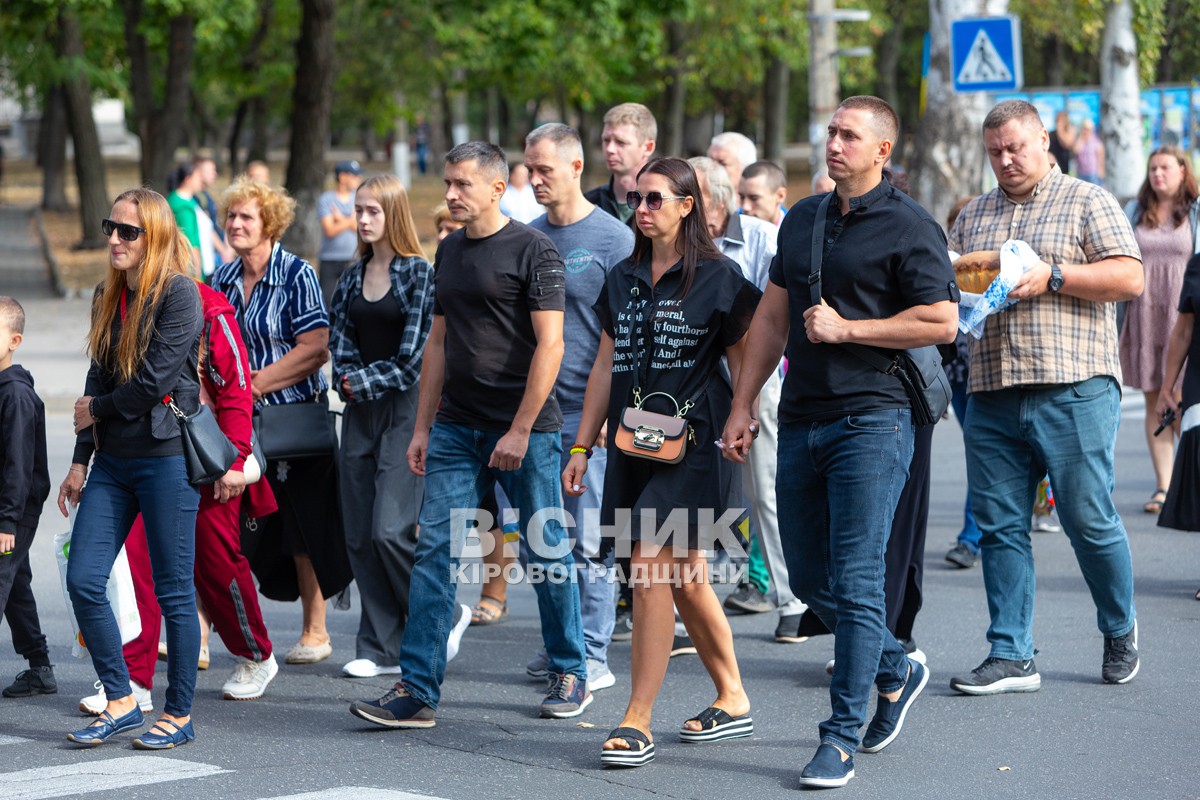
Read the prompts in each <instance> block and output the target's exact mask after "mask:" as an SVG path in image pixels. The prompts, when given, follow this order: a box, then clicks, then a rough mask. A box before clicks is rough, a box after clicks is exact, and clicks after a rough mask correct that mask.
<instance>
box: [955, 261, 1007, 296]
mask: <svg viewBox="0 0 1200 800" xmlns="http://www.w3.org/2000/svg"><path fill="white" fill-rule="evenodd" d="M999 275H1000V251H999V250H976V251H975V252H973V253H967V254H966V255H962V256H959V257H958V259H957V260H956V261H955V262H954V280H955V281H956V282H957V283H958V288H959V289H961V290H962V291H964V292H970V293H971V294H983V293H984V292H986V291H987V289H988V287H989V286H991V285H992V281H994V280H995V279H996V278H997V277H998V276H999Z"/></svg>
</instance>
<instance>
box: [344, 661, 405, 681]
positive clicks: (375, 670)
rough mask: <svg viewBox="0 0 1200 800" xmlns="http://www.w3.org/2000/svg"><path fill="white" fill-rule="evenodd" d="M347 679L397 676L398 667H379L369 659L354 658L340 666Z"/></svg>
mask: <svg viewBox="0 0 1200 800" xmlns="http://www.w3.org/2000/svg"><path fill="white" fill-rule="evenodd" d="M342 674H343V675H345V676H346V677H347V678H374V677H376V676H378V675H399V674H400V667H399V666H395V667H381V666H379V665H378V664H376V663H375V662H374V661H372V660H371V659H369V658H356V659H354V660H353V661H348V662H347V663H345V664H343V665H342Z"/></svg>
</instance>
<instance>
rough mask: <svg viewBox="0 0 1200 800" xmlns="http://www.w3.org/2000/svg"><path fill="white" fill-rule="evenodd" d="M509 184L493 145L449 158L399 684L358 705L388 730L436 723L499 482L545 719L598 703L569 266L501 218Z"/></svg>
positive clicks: (415, 458)
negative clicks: (543, 676) (574, 543)
mask: <svg viewBox="0 0 1200 800" xmlns="http://www.w3.org/2000/svg"><path fill="white" fill-rule="evenodd" d="M507 178H508V161H507V159H506V158H505V156H504V151H503V150H501V149H500V148H499V147H496V146H495V145H493V144H488V143H486V142H467V143H466V144H461V145H458V146H457V147H455V148H454V149H453V150H451V151H450V152H449V153H447V154H446V171H445V179H444V182H445V184H446V205H447V207H448V208H449V210H450V215H451V217H453V218H454V220H455V221H457V222H462V223H464V224H465V225H466V227H465V228H463V229H461V230H458V231H455V232H454V233H452V234H450V235H449V236H448V237H447V238H446V239H445V240H444V241H443V242H442V244H441V245H440V246H439V247H438V252H437V256H436V258H435V262H434V264H435V278H434V280H435V287H436V299H435V301H434V308H433V313H434V317H433V325H432V328H431V330H430V332H429V338H428V340H427V341H426V344H425V354H424V358H423V362H422V365H421V382H420V401H419V405H418V407H417V418H416V423H415V425H414V429H413V438H412V442H411V444H410V445H409V447H408V464H409V468H410V469H411V470H412V471H413V472H414V473H416V474H418V475H423V476H424V477H425V498H424V502H423V503H422V506H421V516H420V526H421V535H420V537H418V539H417V553H416V564H415V565H414V567H413V574H412V581H411V584H410V589H409V598H408V607H409V612H408V613H409V625H408V629H407V630H406V631H405V634H404V643H403V645H402V646H401V650H400V668H401V671H402V673H403V676H404V678H403V681H402V682H401V683H398V684H396V686H395V688H394V689H393V690H392V691H390V692H388V693H387V694H385V695H384V696H383V697H381V698H379V699H378V700H373V701H366V700H359V701H356V702H355V703H354V704H352V705H351V707H350V711H351V713H353V714H355V715H356V716H358V717H361V718H362V719H366V720H368V721H370V722H374V723H376V724H378V725H382V726H384V727H388V728H429V727H433V725H434V714H435V711H436V709H437V705H438V700H439V699H440V696H441V682H442V679H443V678H444V677H445V672H446V650H445V644H446V633H447V631H448V630H449V629H450V625H451V620H452V618H453V614H454V590H455V587H454V584H455V576H456V573H457V568H458V563H459V557H460V555H461V551H462V546H463V543H464V540H465V537H466V535H467V533H468V531H469V529H470V528H471V527H473V526H474V525H475V524H479V523H483V524H482V529H483V530H487V529H488V527H489V525H488V524H487V523H488V522H489V521H488V520H486V519H483V520H481V519H480V517H479V513H480V512H479V508H478V507H479V504H480V502H481V501H482V499H483V493H484V491H485V490H486V489H487V488H488V487H489V486H490V485H491V482H492V481H493V480H495V481H497V482H498V483H499V484H500V486H501V487H502V488H503V489H504V493H505V494H506V495H507V496H508V498H509V500H510V501H511V502H512V504H513V506H514V508H515V509H516V510H517V511H518V514H519V516H520V521H521V531H522V532H523V533H524V535H525V537H526V541H527V544H528V546H529V548H528V549H529V567H528V574H529V579H530V582H531V583H533V585H534V590H535V591H536V593H537V598H538V606H539V609H540V611H541V617H542V640H543V643H544V644H545V647H546V652H547V654H548V655H549V667H548V669H549V672H550V691H549V693H548V695H547V696H546V698H545V700H543V702H542V705H541V713H542V716H545V717H556V718H562V717H574V716H577V715H579V714H580V713H582V711H583V709H584V708H586V707H587V705H588V704H589V703H590V702H591V700H592V696H591V694H590V693H589V692H588V690H587V668H586V666H585V664H584V644H583V624H582V622H581V619H580V608H579V591H578V588H577V587H576V586H575V570H574V560H573V558H572V555H571V541H570V539H569V538H568V537H567V534H566V532H565V530H564V528H563V526H562V524H561V519H562V517H561V506H562V502H561V494H560V489H559V461H560V453H561V450H562V444H561V442H560V441H559V429H560V428H561V427H562V414H561V412H560V411H559V407H558V402H557V400H556V399H555V397H554V393H553V389H554V381H555V378H556V376H557V374H558V368H559V364H560V362H561V360H562V354H563V307H564V298H565V292H564V278H563V262H562V259H561V258H559V255H558V252H557V251H556V250H555V249H554V245H553V244H551V242H550V240H549V239H548V238H547V237H546V236H545V234H542V233H540V232H538V231H535V230H533V229H531V228H528V227H526V226H525V225H522V224H521V223H519V222H517V221H515V220H510V219H508V218H507V217H505V216H504V215H503V214H502V213H500V197H501V196H502V195H503V194H504V188H505V182H506V180H507ZM548 516H549V517H550V518H549V519H547V517H548ZM414 620H415V622H414Z"/></svg>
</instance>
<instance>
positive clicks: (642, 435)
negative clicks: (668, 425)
mask: <svg viewBox="0 0 1200 800" xmlns="http://www.w3.org/2000/svg"><path fill="white" fill-rule="evenodd" d="M666 441H667V432H666V431H664V430H663V429H662V428H651V427H649V426H648V425H639V426H637V429H636V430H635V431H634V432H633V446H634V447H636V448H638V449H639V450H650V451H651V452H655V453H657V452H658V451H659V450H661V449H662V446H663V444H664V443H665V442H666Z"/></svg>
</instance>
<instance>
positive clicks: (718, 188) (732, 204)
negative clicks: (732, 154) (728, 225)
mask: <svg viewBox="0 0 1200 800" xmlns="http://www.w3.org/2000/svg"><path fill="white" fill-rule="evenodd" d="M688 163H689V164H691V165H692V169H694V170H696V175H697V176H699V177H701V178H703V179H704V180H706V181H708V191H709V194H711V195H712V200H713V204H714V205H716V206H718V207H720V208H724V209H725V210H726V211H728V212H729V213H730V214H733V213H735V212H736V211H737V193H736V192H734V190H733V181H732V180H730V179H729V173H728V172H726V171H725V168H724V167H722V166H721V165H720V164H718V163H717V162H715V161H713V160H712V159H711V158H709V157H708V156H695V157H694V158H689V159H688Z"/></svg>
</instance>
